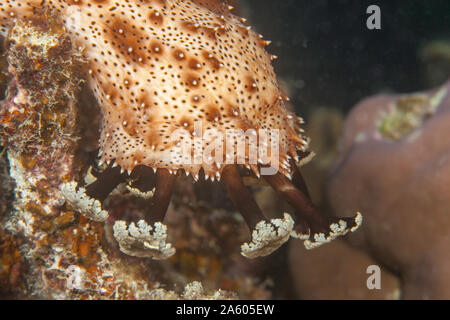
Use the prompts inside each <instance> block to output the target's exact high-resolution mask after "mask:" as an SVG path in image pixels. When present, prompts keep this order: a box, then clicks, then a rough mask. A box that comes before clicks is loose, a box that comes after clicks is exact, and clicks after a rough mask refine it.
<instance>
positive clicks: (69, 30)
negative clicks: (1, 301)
mask: <svg viewBox="0 0 450 320" xmlns="http://www.w3.org/2000/svg"><path fill="white" fill-rule="evenodd" d="M233 9H234V8H233V7H232V6H230V5H229V4H228V3H225V2H221V1H215V0H214V1H203V0H192V1H190V0H183V1H181V0H178V1H177V0H154V1H143V0H142V1H138V0H135V1H130V0H123V1H109V0H103V1H99V0H91V1H88V0H78V1H76V0H70V1H69V0H67V1H61V0H59V1H38V0H34V1H33V0H31V1H25V2H23V1H15V0H6V1H5V0H0V22H1V24H0V34H1V35H2V36H4V37H5V39H6V42H5V44H6V47H5V49H6V56H7V61H8V74H9V80H8V81H9V83H8V91H7V94H6V98H5V99H4V100H3V101H2V103H1V109H0V122H1V126H0V130H1V139H2V145H3V146H4V147H5V148H6V149H7V154H8V160H9V166H10V176H11V177H12V178H13V179H14V181H15V183H16V188H15V195H16V201H15V204H14V207H15V210H16V212H15V213H14V215H13V217H10V218H9V219H7V220H8V221H7V223H6V225H7V226H6V228H7V230H9V231H10V232H12V233H13V234H14V235H24V236H26V237H27V238H28V239H31V241H28V242H27V244H26V246H36V247H33V248H31V247H30V248H27V256H26V257H25V260H26V261H28V262H29V261H35V262H36V260H33V259H30V257H31V256H33V257H34V258H36V257H37V256H40V257H45V259H46V263H45V266H44V265H42V264H41V265H40V266H39V267H36V268H34V269H35V270H36V271H35V272H39V271H42V269H45V270H46V271H45V272H47V271H51V274H52V275H51V276H50V277H49V278H48V279H47V278H45V282H46V283H48V282H51V281H55V282H57V283H59V284H58V285H57V284H55V285H53V287H54V288H60V290H59V291H58V290H56V289H55V290H54V291H52V293H51V296H52V297H69V296H70V294H68V292H71V293H72V292H74V290H75V291H76V292H78V293H79V296H76V297H78V298H98V297H99V296H98V294H99V292H100V296H101V297H114V298H144V297H147V298H149V297H150V295H149V293H148V292H149V291H148V290H149V288H150V287H152V286H151V285H150V284H149V283H148V281H147V280H146V279H145V276H143V274H145V271H144V270H145V269H144V268H143V266H142V265H139V266H136V267H135V268H134V269H135V270H136V271H135V272H134V271H132V272H128V273H129V275H128V276H125V275H124V274H123V273H121V272H120V271H118V270H120V268H123V266H122V265H120V263H117V262H115V261H114V259H112V258H111V255H110V253H109V252H106V251H108V249H105V245H104V241H105V239H107V242H109V244H110V245H112V246H113V247H114V246H117V244H118V248H119V249H120V250H121V251H122V252H123V253H125V254H127V255H129V256H136V257H151V258H153V259H156V260H159V259H162V260H164V259H168V258H170V257H172V258H171V259H176V258H174V254H175V247H174V246H172V244H171V243H170V242H169V241H168V238H169V235H168V229H170V228H168V226H166V225H165V224H164V223H163V221H164V219H165V216H166V211H167V210H168V208H169V204H170V200H171V197H172V193H173V192H174V191H176V186H175V181H176V180H177V179H178V181H180V180H181V179H182V178H181V176H183V175H186V176H188V177H189V179H192V180H194V182H197V181H199V180H201V181H208V180H211V181H212V182H214V181H220V182H221V183H222V184H223V185H224V187H225V189H226V191H227V193H228V195H229V196H230V198H231V200H232V202H233V203H234V205H235V207H236V208H237V209H238V210H239V211H240V213H241V214H242V217H243V218H244V220H245V222H246V224H247V225H248V227H249V229H250V230H251V240H250V241H247V242H246V243H244V244H243V245H242V246H241V254H242V255H243V256H245V257H248V258H256V257H261V256H266V255H269V254H270V253H272V252H273V251H275V250H276V249H277V248H279V247H280V246H281V245H282V244H283V243H285V242H286V241H287V240H288V239H289V238H290V237H291V236H293V237H296V238H300V239H302V240H304V243H305V246H306V247H307V248H308V249H311V248H314V247H317V246H320V245H321V244H324V243H326V242H329V241H331V240H333V239H335V238H336V237H338V236H342V235H345V234H347V233H348V232H350V231H352V232H353V231H355V230H356V229H357V228H358V227H359V226H360V224H361V221H362V217H361V215H360V214H359V213H358V214H357V215H355V216H354V217H345V218H336V217H328V216H327V215H325V214H323V213H321V212H319V211H318V209H317V208H316V207H315V206H314V205H313V204H312V203H311V200H310V198H309V194H308V191H307V188H306V185H305V182H304V181H303V178H302V176H301V174H300V171H299V169H298V166H299V165H301V164H303V163H305V162H306V161H308V160H309V158H310V153H309V152H308V150H307V146H308V138H307V137H306V136H304V134H303V130H302V129H301V128H300V125H301V124H302V120H301V118H299V117H297V116H296V115H295V114H293V113H292V112H290V111H287V109H286V108H285V102H286V101H287V100H288V98H287V96H286V95H285V94H284V93H283V91H282V90H281V89H280V87H279V85H278V82H277V79H276V75H275V73H274V70H273V68H272V66H271V61H272V60H273V59H275V58H276V57H275V56H273V55H270V54H268V53H267V52H266V51H265V47H266V46H267V45H269V44H270V41H266V40H264V39H263V37H262V36H260V35H259V34H257V33H256V32H254V31H252V30H251V28H250V27H248V26H246V25H245V24H244V23H245V19H243V18H239V17H237V16H235V15H234V14H233V13H232V11H233ZM83 86H86V88H88V89H90V90H91V92H92V93H93V95H94V97H95V100H96V102H97V103H98V105H99V107H100V111H101V115H102V117H101V123H100V137H99V139H98V148H99V152H98V156H97V159H96V160H97V161H87V160H86V159H82V158H81V157H80V155H79V153H82V152H83V147H84V146H82V145H81V144H80V139H82V137H83V134H84V132H82V130H81V128H80V126H79V123H78V120H79V119H80V118H83V116H84V115H83V114H81V113H80V110H79V109H80V106H79V105H77V104H78V98H77V97H78V96H79V93H80V91H81V89H82V87H83ZM92 122H93V124H94V122H95V121H94V120H92ZM230 132H231V134H230ZM267 132H269V133H270V134H267ZM274 132H275V133H274ZM205 133H208V134H210V135H209V136H208V135H206V136H205ZM211 133H212V134H211ZM239 134H242V135H239ZM198 143H200V144H198ZM229 144H231V146H233V148H232V151H231V152H229V149H228V148H225V146H228V145H229ZM235 146H241V147H242V148H243V149H242V150H243V154H241V153H239V149H237V150H236V148H234V147H235ZM255 148H256V149H255ZM225 149H226V151H225ZM205 150H208V151H209V152H210V153H209V155H208V156H206V157H205V156H204V154H203V153H204V152H205ZM255 150H256V151H255ZM199 151H200V154H201V157H200V160H199V161H195V160H192V159H196V156H197V152H199ZM224 151H225V152H224ZM202 152H203V153H202ZM255 152H256V153H255ZM255 154H256V157H253V156H254V155H255ZM89 164H91V165H92V167H91V168H90V169H89V170H88V172H89V174H88V175H86V177H84V179H83V177H82V176H83V174H82V173H85V172H86V167H87V166H88V165H89ZM267 172H271V174H267ZM242 176H244V177H246V176H252V177H254V178H256V179H261V178H263V179H264V180H265V181H266V182H267V183H268V184H269V185H270V186H272V188H273V189H274V190H275V191H277V193H278V194H279V195H280V196H281V197H282V198H283V199H285V200H286V201H287V202H288V203H289V204H290V205H291V206H292V207H293V208H294V214H293V215H292V216H291V214H289V213H287V212H284V213H283V214H280V215H278V216H277V217H275V218H273V219H268V218H267V217H266V215H265V214H264V213H263V212H262V210H261V209H260V207H259V206H258V204H257V203H256V202H255V200H254V199H253V196H252V194H251V193H250V191H249V190H248V189H247V187H246V185H245V184H244V181H243V179H242ZM83 180H84V181H83ZM181 181H182V180H181ZM118 192H119V193H121V194H122V195H127V196H130V197H139V198H141V200H140V201H139V202H136V203H135V204H132V205H130V204H126V205H123V206H122V204H121V202H120V200H117V199H115V198H114V197H115V196H114V194H117V193H118ZM135 205H136V206H137V207H140V208H139V209H138V210H136V209H132V208H133V206H135ZM108 207H110V208H109V210H108ZM122 211H123V212H122ZM78 213H81V214H82V215H78ZM121 219H122V220H121ZM103 226H104V228H103ZM169 227H170V226H169ZM55 234H56V236H55ZM65 237H67V239H65ZM63 239H64V240H63ZM111 239H115V241H110V240H111ZM52 241H55V243H58V244H63V245H62V246H61V247H59V246H56V245H55V243H52ZM114 242H116V243H117V244H116V243H114ZM43 248H45V250H44V249H43ZM116 249H117V248H115V249H112V250H113V251H114V250H116ZM40 250H44V251H45V252H44V251H40ZM116 251H117V250H116ZM116 251H114V252H115V253H114V255H117V254H118V253H117V252H116ZM132 259H135V258H132ZM47 260H48V261H47ZM80 263H81V266H80ZM134 269H133V270H134ZM45 272H44V276H46V273H45ZM100 274H101V275H100ZM105 274H112V276H106V275H105ZM114 274H120V276H121V277H122V278H121V279H118V278H116V276H115V275H114ZM123 277H126V278H127V279H124V278H123ZM69 279H71V280H70V281H69ZM98 279H103V280H102V281H100V282H99V281H98ZM133 282H136V283H139V285H138V287H139V288H141V289H139V290H137V289H136V290H134V289H133V290H131V289H130V288H131V287H130V286H131V283H133ZM61 283H64V285H63V284H61ZM31 287H33V286H31ZM37 287H39V285H35V286H34V287H33V288H34V289H33V290H34V294H38V295H39V294H41V295H42V294H43V293H42V292H37V291H38V289H36V288H37ZM153 287H154V288H157V287H158V284H156V283H155V284H153ZM99 288H100V289H99ZM135 288H136V286H135ZM102 294H103V295H102ZM72 297H74V296H72Z"/></svg>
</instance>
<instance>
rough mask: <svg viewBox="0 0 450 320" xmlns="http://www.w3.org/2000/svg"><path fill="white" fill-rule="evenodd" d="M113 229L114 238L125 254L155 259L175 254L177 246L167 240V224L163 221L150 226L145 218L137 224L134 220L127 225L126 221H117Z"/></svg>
mask: <svg viewBox="0 0 450 320" xmlns="http://www.w3.org/2000/svg"><path fill="white" fill-rule="evenodd" d="M113 229H114V238H116V240H117V242H118V243H119V246H120V250H121V251H122V252H123V253H125V254H128V255H130V256H135V257H147V258H153V259H155V260H162V259H167V258H169V257H171V256H172V255H174V254H175V251H176V250H175V248H173V247H172V244H170V243H167V242H166V241H167V226H166V225H164V224H163V223H161V222H156V223H155V224H154V225H153V226H150V225H148V224H147V222H145V221H144V220H140V221H139V222H138V223H137V226H136V225H135V224H134V222H132V223H131V224H130V225H129V226H127V223H126V222H125V221H116V222H115V223H114V227H113Z"/></svg>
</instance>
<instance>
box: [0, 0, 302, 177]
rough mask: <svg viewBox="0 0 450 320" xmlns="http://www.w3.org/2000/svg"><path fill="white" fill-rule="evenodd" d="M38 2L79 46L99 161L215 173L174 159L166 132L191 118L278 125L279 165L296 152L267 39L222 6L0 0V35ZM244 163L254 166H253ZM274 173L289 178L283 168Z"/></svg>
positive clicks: (168, 0)
mask: <svg viewBox="0 0 450 320" xmlns="http://www.w3.org/2000/svg"><path fill="white" fill-rule="evenodd" d="M41 2H42V6H43V7H44V9H45V10H46V14H51V15H54V16H55V17H57V18H58V19H59V21H60V23H61V24H62V25H64V26H65V28H66V29H67V31H68V32H69V33H70V34H71V36H72V38H73V41H74V43H76V45H77V46H80V47H82V48H84V49H83V54H84V56H85V58H86V60H87V72H88V79H89V84H90V86H91V88H92V89H93V91H94V93H95V96H96V98H97V100H98V102H99V104H100V106H101V109H102V112H103V123H102V128H101V138H100V154H101V160H102V161H103V162H107V163H110V162H114V163H115V164H116V165H118V166H120V167H121V168H122V169H123V170H128V171H131V170H132V169H133V168H134V167H136V166H137V165H146V166H149V167H153V168H167V169H169V170H171V171H176V170H178V169H185V171H186V172H187V173H190V174H192V175H193V176H194V177H195V176H197V175H198V172H199V170H200V169H201V168H203V169H204V171H205V175H207V176H209V177H220V174H221V170H222V169H223V166H220V165H217V164H216V163H214V161H213V162H208V163H206V162H201V163H199V164H189V163H176V162H174V159H173V153H172V152H174V150H175V151H176V150H179V149H178V147H177V142H179V140H178V141H172V140H171V137H173V134H174V132H175V131H176V130H177V129H185V130H187V131H188V132H189V133H190V134H191V137H190V138H191V139H193V138H194V135H195V134H196V132H195V130H194V129H195V128H196V124H201V127H202V130H203V132H205V131H206V130H208V129H216V130H217V131H218V132H219V133H221V134H223V136H225V131H226V130H227V129H230V130H231V129H242V130H243V131H246V130H248V129H255V130H258V129H278V130H279V133H280V142H279V159H277V160H278V161H279V163H280V164H283V163H284V164H285V163H288V161H289V159H290V158H294V159H297V152H296V151H297V150H302V151H304V150H305V148H306V146H307V142H306V139H305V138H304V137H303V135H302V131H301V129H300V128H299V126H298V125H299V124H300V122H301V120H299V119H298V118H297V117H296V116H295V115H294V114H292V113H290V112H288V111H287V110H286V109H285V107H284V103H285V100H286V99H287V98H286V97H285V95H284V94H283V93H282V91H281V89H280V88H279V85H278V83H277V80H276V76H275V73H274V70H273V68H272V66H271V60H272V59H273V56H271V55H270V54H268V53H267V52H266V51H265V49H264V47H265V46H266V45H267V44H268V43H269V42H268V41H264V40H263V39H262V37H261V36H260V35H258V34H257V33H255V32H253V31H252V30H251V29H250V28H249V27H246V26H245V25H244V24H243V22H244V19H240V18H238V17H236V16H234V15H233V14H232V13H231V11H230V10H231V7H229V6H227V5H226V4H224V3H222V2H220V1H207V0H140V1H139V0H120V1H119V0H116V1H114V0H65V1H63V0H49V1H45V2H43V1H36V0H35V1H25V2H24V1H19V0H18V1H16V0H1V1H0V22H1V25H0V32H1V33H3V34H4V33H5V32H6V31H7V29H8V27H9V26H10V25H11V23H12V22H13V21H14V19H15V18H25V19H26V18H31V16H32V15H33V11H36V10H41V9H42V7H41ZM257 132H258V131H257ZM184 138H186V137H184ZM180 139H182V138H180ZM246 148H247V149H248V148H249V146H248V145H247V146H246ZM194 149H195V148H194V146H193V147H192V151H193V150H194ZM247 151H248V150H247ZM175 153H176V152H175ZM269 153H270V151H269ZM228 156H229V158H227V159H222V160H223V162H225V161H226V160H228V161H229V160H230V158H231V159H232V160H234V162H235V163H236V160H237V159H236V152H235V153H234V154H230V155H228ZM245 161H246V163H245V165H247V166H248V165H250V164H249V163H248V159H246V160H245ZM251 168H252V169H253V170H254V171H255V173H257V171H258V170H259V169H258V167H257V165H251ZM280 171H281V172H282V173H283V174H286V175H288V174H289V169H288V168H283V165H281V166H280ZM257 174H258V173H257Z"/></svg>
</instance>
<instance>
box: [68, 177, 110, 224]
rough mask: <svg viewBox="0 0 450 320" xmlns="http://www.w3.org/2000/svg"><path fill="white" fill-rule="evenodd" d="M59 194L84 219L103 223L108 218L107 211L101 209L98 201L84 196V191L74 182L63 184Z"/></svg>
mask: <svg viewBox="0 0 450 320" xmlns="http://www.w3.org/2000/svg"><path fill="white" fill-rule="evenodd" d="M61 192H62V194H63V196H64V198H65V199H66V201H67V202H68V203H69V204H70V205H71V206H72V207H74V208H76V209H77V210H79V211H80V213H81V214H83V215H84V216H85V217H87V218H89V219H91V220H94V221H100V222H103V221H105V220H106V219H107V218H108V211H106V210H103V209H102V205H101V203H100V201H98V200H96V199H93V198H91V197H89V196H88V195H86V189H84V188H79V189H78V191H77V183H76V182H75V181H72V182H67V183H64V184H63V185H62V186H61Z"/></svg>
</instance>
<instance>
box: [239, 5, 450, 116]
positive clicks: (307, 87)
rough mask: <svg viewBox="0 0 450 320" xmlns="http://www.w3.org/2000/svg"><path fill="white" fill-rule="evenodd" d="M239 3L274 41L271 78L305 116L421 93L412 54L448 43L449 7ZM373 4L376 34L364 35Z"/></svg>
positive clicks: (419, 69)
mask: <svg viewBox="0 0 450 320" xmlns="http://www.w3.org/2000/svg"><path fill="white" fill-rule="evenodd" d="M243 3H244V4H245V6H244V8H243V12H241V14H242V15H244V16H246V17H248V18H249V22H248V23H249V24H250V25H252V26H254V27H255V28H256V30H257V31H258V32H260V33H262V34H263V35H264V37H265V38H266V39H269V40H272V41H273V43H272V44H271V46H270V47H269V52H271V53H273V54H276V55H278V56H279V59H278V61H277V62H275V67H276V70H277V72H278V74H279V75H280V76H281V77H282V78H283V79H285V80H288V82H289V83H290V84H291V87H292V89H293V90H292V91H291V93H290V95H291V98H292V100H293V103H294V105H295V106H296V109H297V112H298V113H299V114H302V115H303V116H307V114H308V112H309V111H310V110H311V109H312V108H314V107H317V106H318V105H325V106H333V107H337V108H340V109H341V110H344V111H347V110H348V109H349V108H351V106H353V105H354V104H355V103H356V102H357V101H358V100H360V99H361V98H363V97H366V96H368V95H372V94H376V93H379V92H389V91H395V92H412V91H418V90H423V89H425V88H427V87H428V86H429V85H428V84H427V83H426V81H425V80H424V74H423V73H424V70H423V65H422V64H421V62H420V59H419V54H418V52H419V50H420V49H421V48H422V47H423V46H425V45H426V44H427V43H429V42H430V41H431V40H435V39H447V40H450V1H449V0H431V1H427V0H408V1H398V0H386V1H361V0H314V1H313V0H275V1H274V0H244V1H243ZM371 4H376V5H378V6H379V7H380V8H381V12H382V29H381V30H375V31H371V30H368V29H367V27H366V20H367V18H368V15H367V14H366V10H367V7H368V6H369V5H371Z"/></svg>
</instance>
